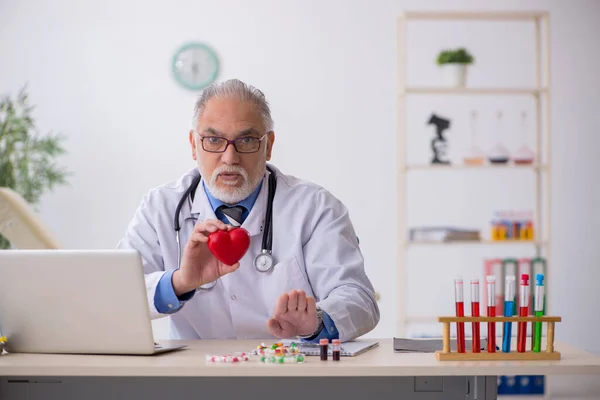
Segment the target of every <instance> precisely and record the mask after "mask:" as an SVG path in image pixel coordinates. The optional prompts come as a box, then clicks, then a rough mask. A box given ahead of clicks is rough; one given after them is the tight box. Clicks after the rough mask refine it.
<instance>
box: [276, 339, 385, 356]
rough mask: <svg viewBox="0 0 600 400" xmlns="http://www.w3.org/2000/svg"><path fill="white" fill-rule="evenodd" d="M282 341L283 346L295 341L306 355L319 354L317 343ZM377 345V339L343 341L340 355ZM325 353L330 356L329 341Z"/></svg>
mask: <svg viewBox="0 0 600 400" xmlns="http://www.w3.org/2000/svg"><path fill="white" fill-rule="evenodd" d="M282 343H283V345H284V346H290V345H291V344H292V343H295V344H296V346H298V349H299V350H300V352H301V353H304V354H306V355H307V356H318V355H320V354H321V353H320V352H321V347H320V346H319V344H318V343H306V342H296V341H292V340H283V341H282ZM377 346H379V342H377V341H363V340H356V341H350V342H343V343H342V345H341V349H340V355H342V356H344V357H355V356H357V355H359V354H362V353H364V352H366V351H368V350H370V349H372V348H374V347H377ZM327 353H328V354H329V355H330V356H331V355H332V351H331V343H329V346H328V348H327Z"/></svg>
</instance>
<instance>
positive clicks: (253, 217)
mask: <svg viewBox="0 0 600 400" xmlns="http://www.w3.org/2000/svg"><path fill="white" fill-rule="evenodd" d="M268 191H269V180H268V172H267V173H266V174H265V176H264V178H263V181H262V186H261V188H260V192H259V193H258V196H257V197H256V201H255V202H254V205H253V206H252V209H251V210H250V213H249V214H248V217H246V220H245V221H244V223H243V224H242V228H244V229H245V230H247V231H248V233H249V234H250V236H255V235H258V234H260V233H262V231H263V229H264V221H265V215H266V211H267V198H268Z"/></svg>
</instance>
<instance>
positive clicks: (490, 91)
mask: <svg viewBox="0 0 600 400" xmlns="http://www.w3.org/2000/svg"><path fill="white" fill-rule="evenodd" d="M546 92H547V89H546V88H469V87H467V88H453V87H443V86H441V87H436V86H431V87H426V86H422V87H418V86H413V87H407V88H406V89H405V90H404V91H401V92H400V95H406V94H459V95H469V94H470V95H532V96H539V95H540V94H541V93H546Z"/></svg>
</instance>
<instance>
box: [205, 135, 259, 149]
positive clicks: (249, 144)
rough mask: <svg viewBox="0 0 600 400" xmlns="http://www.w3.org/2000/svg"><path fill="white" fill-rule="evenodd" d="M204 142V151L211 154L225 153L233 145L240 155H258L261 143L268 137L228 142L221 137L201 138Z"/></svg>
mask: <svg viewBox="0 0 600 400" xmlns="http://www.w3.org/2000/svg"><path fill="white" fill-rule="evenodd" d="M198 137H199V138H200V141H201V142H202V149H203V150H204V151H208V152H209V153H224V152H225V150H227V147H229V145H230V144H232V145H233V147H234V148H235V151H237V152H238V153H256V152H257V151H258V149H260V143H261V142H262V141H263V140H264V138H265V137H267V134H264V135H263V136H262V137H260V138H256V137H253V136H244V137H240V138H237V139H234V140H228V139H225V138H223V137H220V136H200V135H198Z"/></svg>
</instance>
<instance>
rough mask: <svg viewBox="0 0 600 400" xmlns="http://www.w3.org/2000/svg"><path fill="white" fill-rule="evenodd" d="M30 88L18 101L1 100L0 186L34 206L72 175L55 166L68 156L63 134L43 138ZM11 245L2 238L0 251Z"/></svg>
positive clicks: (20, 94)
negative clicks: (36, 126) (7, 188)
mask: <svg viewBox="0 0 600 400" xmlns="http://www.w3.org/2000/svg"><path fill="white" fill-rule="evenodd" d="M26 89H27V87H26V86H25V87H23V88H22V89H21V90H20V91H19V93H18V95H17V98H16V100H13V99H11V98H10V97H9V96H5V97H3V98H2V100H1V101H0V186H3V187H9V188H11V189H13V190H14V191H16V192H17V193H19V194H20V195H21V196H23V198H24V199H25V200H27V201H28V202H29V203H30V204H32V205H37V204H38V203H39V201H40V198H41V197H42V195H43V194H44V193H46V192H47V191H50V190H53V189H54V188H55V187H56V186H58V185H64V184H66V183H67V177H68V176H69V175H70V173H69V172H68V171H67V170H66V169H65V168H63V167H60V166H58V165H57V163H56V158H57V157H59V156H61V155H63V154H64V153H65V149H64V148H63V145H62V143H63V140H64V139H65V138H64V137H63V136H62V135H60V134H53V133H50V134H47V135H45V136H41V135H39V134H38V133H37V132H36V128H35V121H34V119H33V117H32V115H31V113H32V111H33V109H34V107H33V106H30V105H29V104H28V103H27V100H28V94H27V90H26ZM7 247H8V242H7V241H6V239H5V238H3V237H2V236H1V235H0V248H7Z"/></svg>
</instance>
